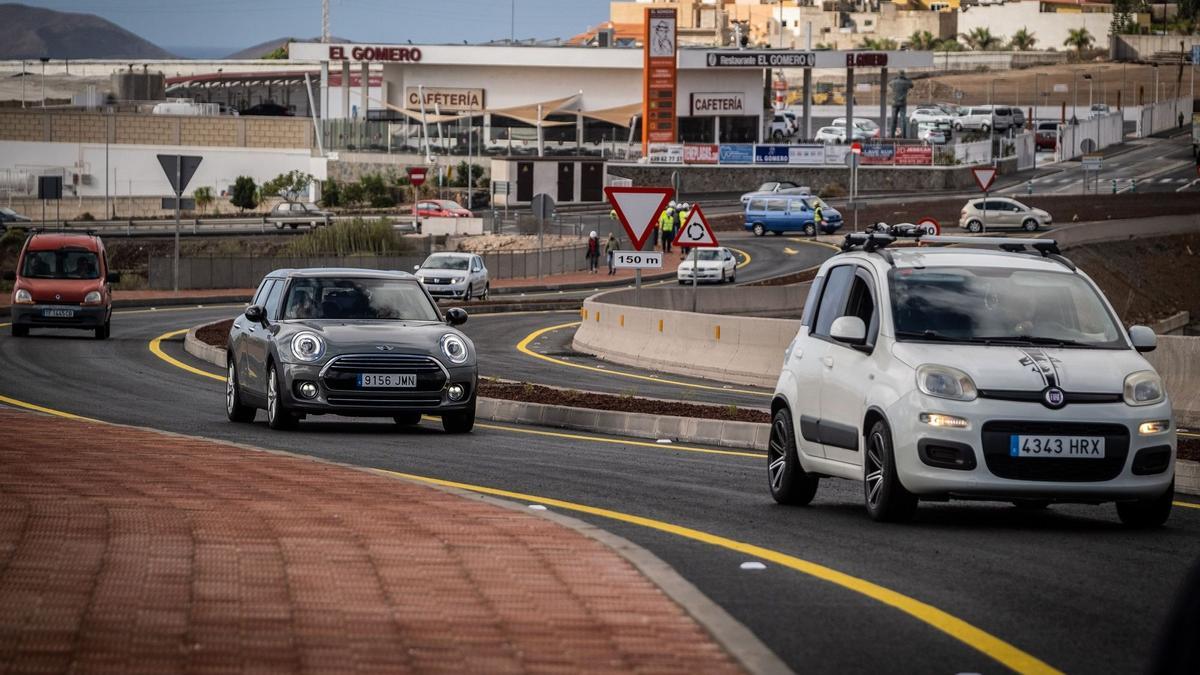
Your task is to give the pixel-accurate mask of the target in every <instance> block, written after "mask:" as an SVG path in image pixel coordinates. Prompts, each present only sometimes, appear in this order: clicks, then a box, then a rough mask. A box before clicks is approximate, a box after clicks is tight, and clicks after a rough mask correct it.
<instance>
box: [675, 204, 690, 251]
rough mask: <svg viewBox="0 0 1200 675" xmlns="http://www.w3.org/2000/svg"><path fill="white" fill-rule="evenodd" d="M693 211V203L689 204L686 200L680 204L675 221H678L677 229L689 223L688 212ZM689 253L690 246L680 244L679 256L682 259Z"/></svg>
mask: <svg viewBox="0 0 1200 675" xmlns="http://www.w3.org/2000/svg"><path fill="white" fill-rule="evenodd" d="M691 212H692V205H691V204H688V203H687V202H684V203H682V204H680V205H679V210H678V213H677V214H676V216H675V223H676V224H675V229H677V230H678V229H679V228H681V227H684V226H685V225H687V221H688V214H690V213H691ZM687 254H688V247H687V246H680V247H679V257H680V259H681V260H682V259H684V258H687Z"/></svg>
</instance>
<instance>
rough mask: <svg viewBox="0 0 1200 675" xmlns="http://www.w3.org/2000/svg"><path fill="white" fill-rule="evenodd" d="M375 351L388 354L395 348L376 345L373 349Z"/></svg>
mask: <svg viewBox="0 0 1200 675" xmlns="http://www.w3.org/2000/svg"><path fill="white" fill-rule="evenodd" d="M375 349H378V350H379V351H381V352H390V351H392V350H393V349H395V347H393V346H391V345H378V346H376V347H375Z"/></svg>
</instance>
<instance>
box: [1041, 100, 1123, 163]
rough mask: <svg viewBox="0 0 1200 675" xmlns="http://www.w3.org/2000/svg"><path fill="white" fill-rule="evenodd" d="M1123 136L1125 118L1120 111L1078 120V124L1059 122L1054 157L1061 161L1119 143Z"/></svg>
mask: <svg viewBox="0 0 1200 675" xmlns="http://www.w3.org/2000/svg"><path fill="white" fill-rule="evenodd" d="M1124 136H1125V120H1124V115H1123V114H1122V113H1120V112H1114V113H1109V114H1107V115H1099V116H1097V117H1093V118H1091V119H1086V120H1080V121H1079V123H1078V124H1061V125H1059V127H1058V144H1057V145H1056V146H1055V148H1054V155H1055V159H1057V160H1058V161H1060V162H1061V161H1063V160H1067V159H1073V158H1075V157H1079V156H1080V155H1082V154H1084V153H1088V152H1096V151H1097V150H1100V149H1102V148H1107V147H1108V146H1110V145H1116V144H1117V143H1120V142H1121V141H1122V140H1124Z"/></svg>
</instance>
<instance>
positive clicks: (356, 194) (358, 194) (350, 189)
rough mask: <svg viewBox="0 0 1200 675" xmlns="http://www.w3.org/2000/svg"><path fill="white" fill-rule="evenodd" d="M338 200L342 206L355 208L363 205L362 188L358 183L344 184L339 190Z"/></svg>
mask: <svg viewBox="0 0 1200 675" xmlns="http://www.w3.org/2000/svg"><path fill="white" fill-rule="evenodd" d="M339 200H340V201H341V203H342V206H357V205H359V204H362V203H363V188H362V185H360V184H358V183H346V185H345V187H342V188H341V192H340V195H339Z"/></svg>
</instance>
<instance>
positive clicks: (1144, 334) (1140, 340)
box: [1129, 326, 1158, 354]
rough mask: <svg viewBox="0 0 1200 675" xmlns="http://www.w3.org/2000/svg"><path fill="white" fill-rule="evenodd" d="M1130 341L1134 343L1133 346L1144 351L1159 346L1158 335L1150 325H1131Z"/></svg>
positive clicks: (1152, 349) (1150, 350) (1149, 350)
mask: <svg viewBox="0 0 1200 675" xmlns="http://www.w3.org/2000/svg"><path fill="white" fill-rule="evenodd" d="M1129 341H1130V342H1132V343H1133V348H1134V349H1136V350H1138V351H1139V352H1142V353H1143V354H1144V353H1146V352H1152V351H1154V350H1155V349H1156V348H1157V347H1158V336H1157V335H1155V334H1154V331H1153V330H1151V329H1150V327H1149V326H1130V327H1129Z"/></svg>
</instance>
